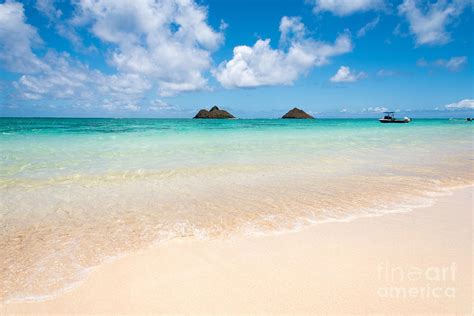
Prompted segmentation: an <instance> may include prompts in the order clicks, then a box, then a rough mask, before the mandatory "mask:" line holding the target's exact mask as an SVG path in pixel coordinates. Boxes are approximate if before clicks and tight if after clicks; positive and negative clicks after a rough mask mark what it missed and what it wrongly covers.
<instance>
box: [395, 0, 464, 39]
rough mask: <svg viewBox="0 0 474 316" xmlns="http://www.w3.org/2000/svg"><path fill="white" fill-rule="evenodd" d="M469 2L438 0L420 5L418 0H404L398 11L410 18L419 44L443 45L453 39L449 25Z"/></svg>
mask: <svg viewBox="0 0 474 316" xmlns="http://www.w3.org/2000/svg"><path fill="white" fill-rule="evenodd" d="M468 3H469V0H457V1H452V2H448V1H444V0H438V1H437V2H435V3H427V4H425V5H420V3H419V2H418V1H416V0H404V1H403V3H402V4H400V6H399V7H398V11H399V14H400V15H402V16H404V17H405V18H406V19H407V20H408V23H409V26H410V32H411V33H412V34H414V35H415V38H416V44H417V45H442V44H446V43H448V42H449V41H450V40H451V35H450V33H449V32H448V31H447V30H446V28H447V26H448V25H449V24H451V23H452V22H454V20H455V18H456V17H458V16H459V15H460V14H461V13H462V11H463V10H464V8H465V7H466V6H467V5H468Z"/></svg>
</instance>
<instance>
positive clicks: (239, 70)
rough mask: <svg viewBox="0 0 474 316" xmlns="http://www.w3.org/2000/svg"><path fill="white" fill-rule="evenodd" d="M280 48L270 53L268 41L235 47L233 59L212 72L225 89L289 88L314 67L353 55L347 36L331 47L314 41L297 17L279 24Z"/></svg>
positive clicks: (286, 19)
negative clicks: (332, 59) (336, 57)
mask: <svg viewBox="0 0 474 316" xmlns="http://www.w3.org/2000/svg"><path fill="white" fill-rule="evenodd" d="M280 33H281V35H280V48H277V49H273V48H272V47H271V46H270V39H265V40H261V39H259V40H257V41H256V42H255V44H254V45H253V46H246V45H242V46H237V47H235V48H234V50H233V57H232V59H231V60H229V61H224V62H222V63H221V64H220V65H219V66H218V68H217V69H216V70H215V71H214V75H215V77H216V79H217V80H218V81H219V82H220V83H221V84H222V85H223V86H224V87H226V88H237V87H239V88H248V87H258V86H268V85H288V84H292V83H293V82H294V81H295V80H297V79H298V78H299V77H300V76H302V75H304V74H305V73H307V72H308V71H309V70H311V69H312V68H313V67H319V66H322V65H325V64H328V63H329V60H330V58H331V57H334V56H337V55H341V54H345V53H348V52H350V51H352V47H353V44H352V41H351V38H350V37H349V35H348V34H346V33H344V34H341V35H339V36H338V37H337V38H336V40H335V41H334V43H333V44H330V43H325V42H320V41H316V40H313V39H311V38H309V37H307V36H306V29H305V26H304V24H303V23H302V22H301V18H299V17H286V16H285V17H283V18H282V19H281V21H280Z"/></svg>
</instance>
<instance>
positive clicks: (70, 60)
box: [0, 0, 225, 111]
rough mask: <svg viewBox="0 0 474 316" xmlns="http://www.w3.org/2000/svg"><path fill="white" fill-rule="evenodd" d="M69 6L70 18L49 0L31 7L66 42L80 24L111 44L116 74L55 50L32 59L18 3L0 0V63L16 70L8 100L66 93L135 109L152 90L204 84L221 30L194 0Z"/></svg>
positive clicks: (35, 41)
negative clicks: (216, 27)
mask: <svg viewBox="0 0 474 316" xmlns="http://www.w3.org/2000/svg"><path fill="white" fill-rule="evenodd" d="M73 6H74V11H73V13H72V16H71V18H70V19H65V18H64V13H63V12H62V11H61V10H59V9H57V7H56V1H55V0H39V1H38V2H36V5H35V7H36V9H37V10H38V11H39V12H41V13H42V14H43V15H44V16H45V17H47V18H48V19H49V21H50V23H51V25H54V27H55V30H56V32H57V33H58V34H60V35H62V36H64V37H66V38H69V39H70V40H71V42H73V44H74V41H76V42H77V44H81V43H82V42H80V41H81V40H82V39H81V38H80V37H79V36H78V34H79V33H78V30H81V29H83V30H81V31H84V30H90V32H91V33H92V34H93V35H94V36H95V37H96V38H97V39H99V40H101V41H103V42H105V43H107V44H108V45H107V46H105V47H110V50H109V51H106V52H105V56H107V58H108V60H107V61H108V62H109V64H110V65H112V66H113V67H115V70H116V72H115V73H114V74H105V73H103V72H101V71H99V70H95V69H90V68H89V67H88V66H87V65H86V64H84V63H82V62H80V61H78V60H77V59H76V58H74V57H72V56H70V55H69V54H67V53H61V52H56V51H55V50H49V51H47V53H46V54H45V55H44V56H42V57H39V56H38V55H36V54H35V52H34V50H33V48H34V47H35V45H40V44H41V43H42V40H41V38H40V36H39V35H38V33H37V30H36V29H35V28H34V27H33V26H31V25H30V24H28V23H27V22H26V17H25V14H24V8H23V5H22V4H21V3H17V2H14V1H11V2H6V3H3V4H0V62H1V64H0V65H1V66H2V67H4V68H5V69H6V70H8V71H11V72H17V73H20V74H21V76H20V78H19V79H18V80H17V81H15V82H13V83H12V86H13V88H14V91H12V93H11V94H9V97H10V98H17V99H19V100H46V99H65V100H74V102H76V104H79V103H80V104H83V105H84V106H87V105H89V106H91V104H97V105H98V106H102V107H103V108H104V109H109V110H115V109H123V110H127V111H137V110H138V109H139V108H140V106H141V105H140V104H141V103H140V102H141V101H143V100H145V99H146V98H145V94H146V93H148V92H150V91H151V89H156V91H157V92H158V94H160V95H161V96H172V95H175V94H177V93H180V92H183V91H193V90H198V89H206V88H207V79H206V77H205V74H206V72H208V71H209V70H210V67H211V64H212V60H211V54H212V52H213V51H214V50H216V49H217V48H218V47H219V46H220V45H221V43H222V41H223V34H222V33H221V31H216V30H214V29H212V27H211V26H209V25H208V24H207V11H206V9H205V7H202V6H199V5H198V4H196V3H195V2H194V1H193V0H179V1H167V0H144V1H135V2H130V1H125V0H123V1H116V0H113V1H112V0H110V1H109V0H81V1H77V2H74V3H73ZM221 27H222V28H224V27H225V22H223V21H222V22H221ZM72 102H73V101H71V103H72ZM142 103H143V102H142ZM154 107H155V108H156V107H157V106H156V104H155V105H154ZM161 108H162V109H165V107H161Z"/></svg>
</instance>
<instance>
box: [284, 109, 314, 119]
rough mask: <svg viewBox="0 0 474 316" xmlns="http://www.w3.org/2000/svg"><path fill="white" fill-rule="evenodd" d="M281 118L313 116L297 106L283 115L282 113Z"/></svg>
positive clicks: (308, 117) (309, 117)
mask: <svg viewBox="0 0 474 316" xmlns="http://www.w3.org/2000/svg"><path fill="white" fill-rule="evenodd" d="M281 118H283V119H314V117H312V116H311V115H309V114H308V113H306V112H305V111H303V110H300V109H298V108H293V109H291V110H290V111H288V112H287V113H286V114H285V115H283V116H282V117H281Z"/></svg>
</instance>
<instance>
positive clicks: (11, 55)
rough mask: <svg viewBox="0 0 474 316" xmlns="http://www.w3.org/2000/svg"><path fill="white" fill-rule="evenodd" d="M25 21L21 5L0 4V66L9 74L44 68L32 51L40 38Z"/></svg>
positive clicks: (39, 41)
mask: <svg viewBox="0 0 474 316" xmlns="http://www.w3.org/2000/svg"><path fill="white" fill-rule="evenodd" d="M25 20H26V18H25V13H24V9H23V5H22V4H21V3H17V2H5V3H2V4H0V61H1V64H0V65H1V66H2V67H3V68H5V69H6V70H8V71H11V72H17V73H32V72H36V71H40V70H42V69H45V67H46V66H45V65H44V64H43V62H41V60H40V59H39V58H38V57H37V56H36V55H35V54H34V53H33V51H32V48H33V47H34V46H35V45H39V44H41V43H42V41H41V38H40V37H39V35H38V33H37V31H36V29H35V28H34V27H32V26H31V25H29V24H27V23H26V21H25Z"/></svg>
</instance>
